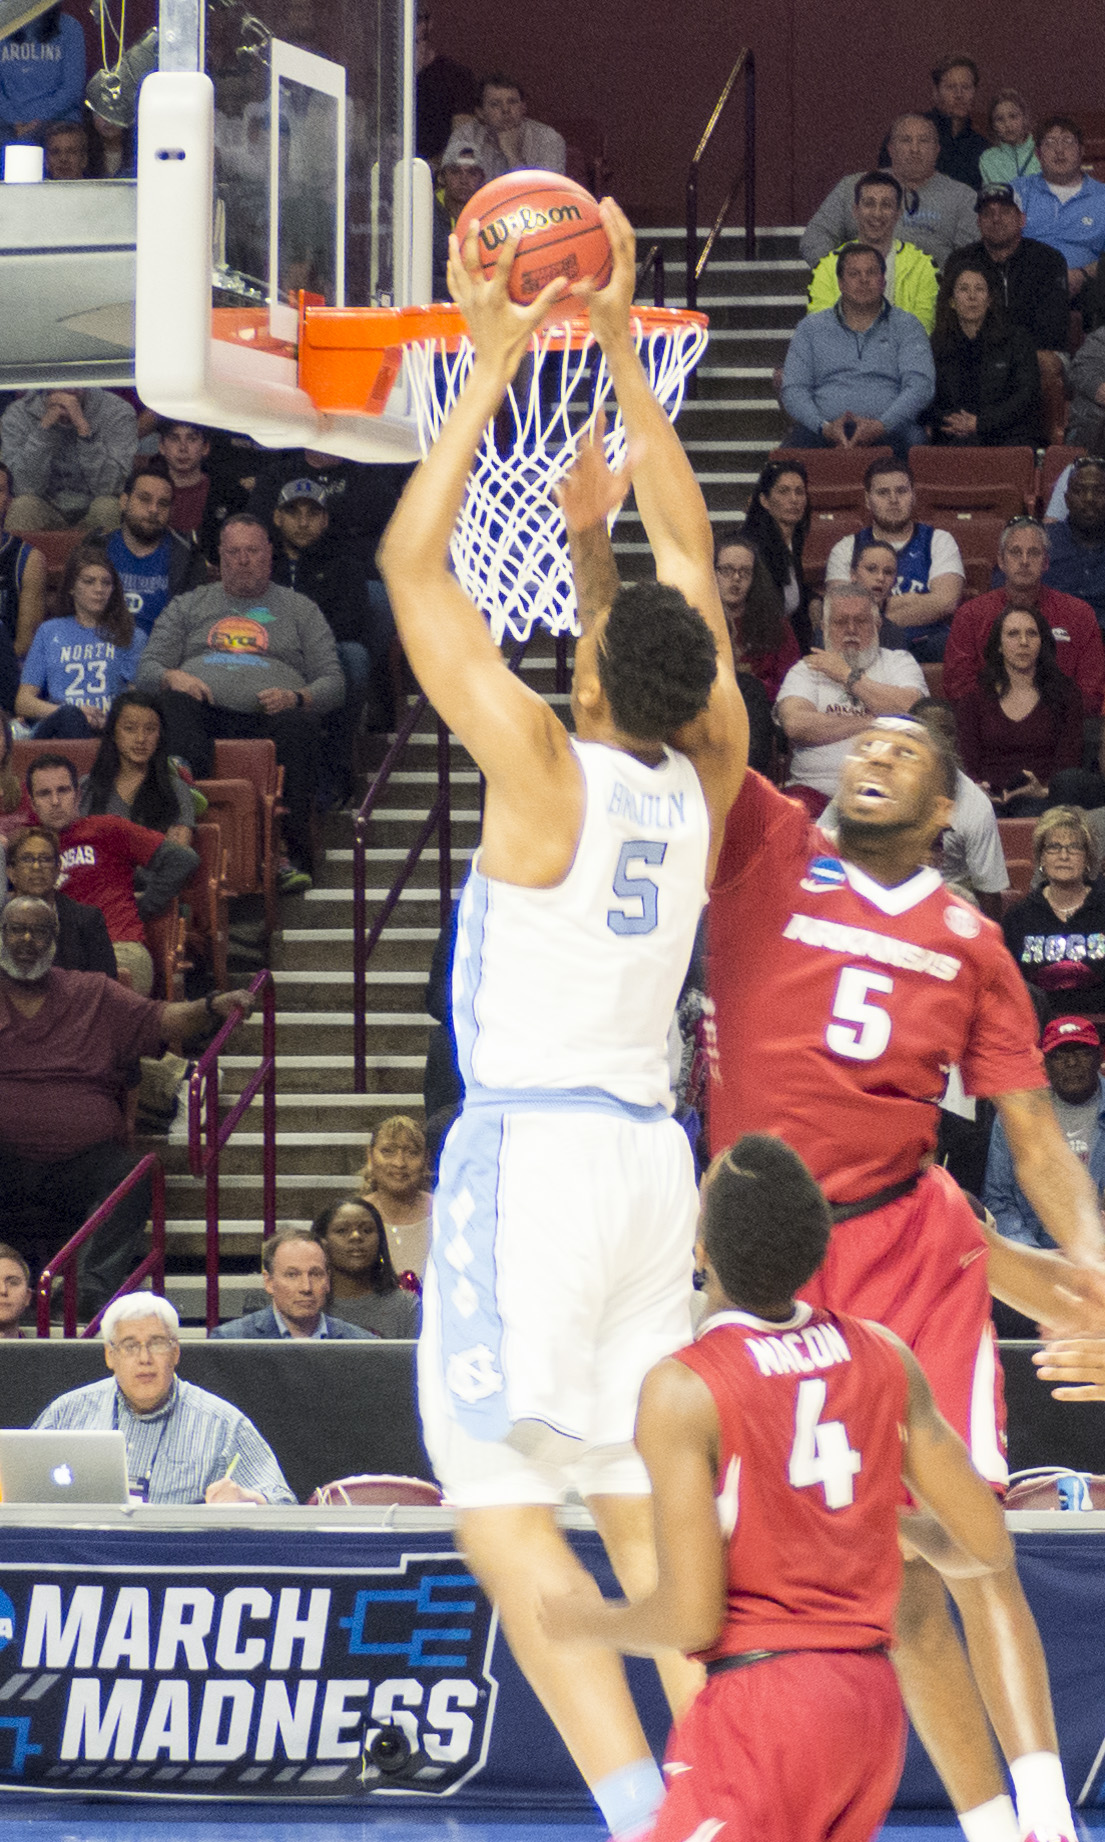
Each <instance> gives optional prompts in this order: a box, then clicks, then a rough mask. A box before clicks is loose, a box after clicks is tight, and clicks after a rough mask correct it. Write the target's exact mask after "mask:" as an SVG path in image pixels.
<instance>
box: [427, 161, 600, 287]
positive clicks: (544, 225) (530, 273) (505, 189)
mask: <svg viewBox="0 0 1105 1842" xmlns="http://www.w3.org/2000/svg"><path fill="white" fill-rule="evenodd" d="M473 218H478V220H479V226H480V231H479V249H480V267H481V269H482V270H483V272H484V274H485V275H490V273H491V271H492V270H493V269H494V267H495V263H496V260H497V259H498V255H499V251H500V250H501V249H502V246H503V244H504V243H506V242H507V241H508V239H509V238H510V237H512V236H517V235H520V236H521V239H522V241H521V243H520V244H519V245H518V254H517V255H516V256H515V258H514V267H513V268H512V269H511V271H510V293H511V298H512V299H513V300H516V301H518V302H519V303H520V305H521V306H523V307H524V306H527V305H528V304H529V302H530V301H532V300H534V299H535V298H536V297H537V295H539V294H540V292H541V290H542V288H544V287H547V286H548V284H549V282H550V281H555V279H556V277H557V276H558V275H563V276H564V277H565V279H566V280H567V281H568V282H577V281H587V280H593V281H594V283H595V285H596V287H599V288H602V287H605V285H606V283H607V282H608V281H609V279H610V270H611V266H612V261H613V258H612V256H611V251H610V241H609V238H608V237H607V235H606V232H605V230H604V229H603V227H602V221H601V219H600V218H599V208H598V205H597V203H596V201H595V200H594V199H593V198H592V197H591V194H590V192H587V191H585V190H584V188H583V186H581V185H576V183H575V180H574V179H565V177H564V175H563V173H542V172H521V173H504V175H503V177H502V178H501V179H492V180H491V181H490V182H489V183H488V184H487V185H485V186H481V187H480V189H479V191H478V192H476V193H474V194H473V196H472V197H471V198H470V199H469V200H468V203H467V204H466V205H465V207H464V210H463V211H462V212H461V214H460V217H459V218H458V219H457V236H458V238H459V239H460V241H461V243H462V244H463V242H464V239H465V236H466V235H467V233H468V226H469V224H470V223H471V222H472V220H473Z"/></svg>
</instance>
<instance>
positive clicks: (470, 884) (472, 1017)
mask: <svg viewBox="0 0 1105 1842" xmlns="http://www.w3.org/2000/svg"><path fill="white" fill-rule="evenodd" d="M488 897H489V891H488V886H487V878H486V877H485V876H481V875H480V873H479V871H478V870H470V871H469V873H468V880H467V882H466V883H465V885H464V889H463V891H462V893H461V898H460V911H459V913H458V916H457V944H456V949H455V951H454V954H453V1030H454V1033H455V1035H456V1041H457V1063H458V1066H459V1068H460V1072H461V1075H462V1077H463V1079H464V1084H465V1086H466V1087H468V1086H470V1085H471V1082H472V1057H473V1055H474V1054H475V1052H476V1042H477V1039H478V1037H479V1033H480V1026H479V1020H478V1018H477V1016H476V994H477V993H478V991H479V988H480V979H481V978H482V976H483V945H484V930H485V928H486V925H487V904H488Z"/></svg>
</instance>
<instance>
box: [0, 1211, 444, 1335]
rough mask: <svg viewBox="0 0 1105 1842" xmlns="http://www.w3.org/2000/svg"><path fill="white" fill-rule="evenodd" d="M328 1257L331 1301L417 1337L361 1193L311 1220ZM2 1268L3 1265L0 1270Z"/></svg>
mask: <svg viewBox="0 0 1105 1842" xmlns="http://www.w3.org/2000/svg"><path fill="white" fill-rule="evenodd" d="M311 1233H312V1234H313V1235H316V1236H317V1237H318V1239H319V1241H320V1242H321V1243H322V1246H323V1247H324V1248H325V1250H326V1256H327V1259H328V1260H329V1262H330V1300H331V1303H332V1304H333V1305H335V1307H336V1309H337V1310H338V1311H340V1312H341V1313H342V1316H343V1318H344V1320H345V1322H346V1323H347V1324H359V1325H360V1326H361V1328H362V1330H368V1331H371V1332H372V1334H373V1336H376V1337H417V1335H418V1331H419V1325H420V1321H421V1316H422V1313H421V1309H420V1307H419V1302H418V1296H417V1294H416V1293H414V1292H408V1291H407V1290H406V1289H405V1287H403V1286H401V1285H400V1284H399V1280H398V1278H397V1277H396V1273H395V1268H394V1267H393V1266H392V1264H391V1254H390V1252H389V1249H388V1238H387V1233H386V1230H385V1228H384V1220H383V1216H382V1215H381V1214H380V1211H379V1209H377V1208H376V1207H375V1206H374V1204H372V1203H370V1202H369V1201H368V1199H367V1197H365V1196H345V1197H341V1198H339V1200H338V1201H337V1202H332V1203H329V1204H328V1205H327V1207H326V1208H325V1209H324V1210H323V1211H322V1214H321V1215H319V1216H316V1218H315V1220H314V1222H313V1223H312V1224H311ZM0 1271H2V1269H0Z"/></svg>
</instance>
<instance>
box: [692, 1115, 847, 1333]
mask: <svg viewBox="0 0 1105 1842" xmlns="http://www.w3.org/2000/svg"><path fill="white" fill-rule="evenodd" d="M831 1227H832V1218H831V1216H830V1214H829V1205H828V1203H827V1202H826V1201H825V1198H824V1196H823V1195H822V1194H821V1191H820V1189H819V1187H818V1185H817V1184H816V1183H815V1182H814V1180H813V1178H812V1177H811V1176H810V1173H809V1171H808V1170H807V1169H806V1166H805V1165H804V1164H803V1162H802V1160H801V1158H800V1157H799V1156H798V1153H797V1152H796V1151H792V1150H791V1149H790V1146H789V1145H784V1144H783V1142H782V1140H781V1139H778V1138H769V1137H768V1136H767V1134H766V1133H761V1132H748V1133H746V1134H745V1136H744V1137H743V1138H741V1139H738V1140H737V1143H736V1144H735V1145H733V1146H731V1147H730V1149H729V1150H728V1151H727V1152H724V1153H723V1154H722V1156H721V1157H720V1158H719V1159H718V1160H717V1162H716V1163H715V1165H714V1167H713V1170H712V1171H711V1173H710V1177H709V1180H708V1182H707V1185H706V1206H705V1210H704V1214H703V1223H702V1238H703V1241H704V1242H705V1244H706V1252H707V1254H708V1255H709V1258H710V1264H711V1266H712V1267H713V1269H714V1272H715V1273H716V1274H717V1276H718V1280H719V1281H720V1284H721V1287H722V1290H723V1291H724V1293H725V1295H726V1297H727V1298H728V1299H729V1300H730V1301H731V1303H732V1304H734V1305H735V1306H737V1307H738V1308H739V1309H741V1310H745V1311H754V1312H757V1313H761V1312H762V1313H767V1312H774V1311H778V1310H779V1309H780V1308H781V1307H785V1306H786V1305H787V1304H788V1303H789V1302H790V1301H791V1300H792V1299H793V1297H794V1294H795V1293H796V1292H797V1291H798V1289H799V1287H800V1286H804V1285H805V1283H806V1281H807V1280H808V1279H811V1278H812V1277H813V1275H814V1273H816V1271H817V1269H818V1267H819V1266H820V1265H821V1262H822V1260H823V1259H824V1258H825V1250H826V1248H827V1247H828V1245H829V1231H830V1229H831Z"/></svg>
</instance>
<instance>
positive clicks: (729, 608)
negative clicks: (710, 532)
mask: <svg viewBox="0 0 1105 1842" xmlns="http://www.w3.org/2000/svg"><path fill="white" fill-rule="evenodd" d="M714 573H715V574H716V576H717V586H718V594H719V595H720V596H721V605H722V607H723V608H724V610H725V622H726V625H727V626H728V628H729V637H730V639H731V640H732V643H733V664H734V665H735V666H736V668H737V670H738V671H746V672H751V673H752V675H753V677H754V678H758V679H759V680H760V683H761V684H762V685H763V687H764V689H765V690H766V692H767V694H768V696H769V697H770V699H771V701H772V703H774V702H775V699H776V698H777V697H778V695H779V686H780V685H781V684H782V682H783V679H784V678H785V677H786V675H787V673H788V672H789V670H790V668H791V666H792V665H797V663H798V660H799V658H800V656H801V654H800V652H799V649H798V641H797V640H796V639H795V637H794V629H793V627H792V626H791V624H790V622H789V620H788V619H787V617H786V615H785V613H784V612H783V598H782V596H781V595H780V593H779V590H778V589H777V588H776V586H775V584H774V582H773V581H772V579H771V575H770V573H769V571H768V568H767V564H766V563H765V562H764V560H763V557H762V556H761V555H760V552H759V550H758V549H757V548H756V545H755V543H754V542H753V540H752V539H751V538H750V537H749V536H747V535H746V533H745V531H744V529H743V527H742V526H740V525H737V526H734V527H732V528H731V529H729V530H725V531H719V532H718V535H717V537H716V539H715V541H714Z"/></svg>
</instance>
